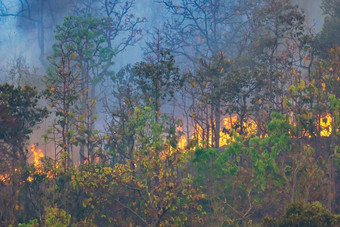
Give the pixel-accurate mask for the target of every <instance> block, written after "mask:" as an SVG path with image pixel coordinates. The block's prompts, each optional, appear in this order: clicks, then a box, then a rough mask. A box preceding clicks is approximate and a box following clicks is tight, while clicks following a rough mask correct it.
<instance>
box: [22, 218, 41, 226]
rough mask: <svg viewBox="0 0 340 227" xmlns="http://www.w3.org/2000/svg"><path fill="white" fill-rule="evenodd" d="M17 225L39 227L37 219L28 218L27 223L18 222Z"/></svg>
mask: <svg viewBox="0 0 340 227" xmlns="http://www.w3.org/2000/svg"><path fill="white" fill-rule="evenodd" d="M18 227H39V223H38V220H37V219H33V220H30V221H29V222H28V223H27V224H22V223H19V224H18Z"/></svg>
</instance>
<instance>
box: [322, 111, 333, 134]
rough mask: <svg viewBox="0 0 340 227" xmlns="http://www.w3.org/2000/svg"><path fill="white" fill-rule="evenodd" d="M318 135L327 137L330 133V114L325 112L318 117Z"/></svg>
mask: <svg viewBox="0 0 340 227" xmlns="http://www.w3.org/2000/svg"><path fill="white" fill-rule="evenodd" d="M320 130H321V131H320V136H322V137H329V136H330V135H331V134H332V116H331V114H327V115H326V116H325V117H323V118H321V119H320Z"/></svg>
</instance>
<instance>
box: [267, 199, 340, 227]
mask: <svg viewBox="0 0 340 227" xmlns="http://www.w3.org/2000/svg"><path fill="white" fill-rule="evenodd" d="M262 224H263V226H282V227H284V226H315V227H317V226H320V227H321V226H337V225H339V224H340V216H339V215H334V214H332V213H331V212H330V211H329V210H327V209H326V208H325V207H323V206H322V204H321V203H320V202H312V203H308V204H305V203H302V202H296V203H292V204H290V205H289V206H288V208H287V209H286V211H285V213H284V214H283V215H282V217H281V218H277V219H276V218H269V217H266V218H264V219H263V221H262Z"/></svg>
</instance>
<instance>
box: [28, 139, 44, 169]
mask: <svg viewBox="0 0 340 227" xmlns="http://www.w3.org/2000/svg"><path fill="white" fill-rule="evenodd" d="M31 152H32V153H33V155H34V167H35V168H38V167H39V165H40V159H41V158H43V157H44V154H43V153H42V151H41V149H36V145H35V144H32V145H31Z"/></svg>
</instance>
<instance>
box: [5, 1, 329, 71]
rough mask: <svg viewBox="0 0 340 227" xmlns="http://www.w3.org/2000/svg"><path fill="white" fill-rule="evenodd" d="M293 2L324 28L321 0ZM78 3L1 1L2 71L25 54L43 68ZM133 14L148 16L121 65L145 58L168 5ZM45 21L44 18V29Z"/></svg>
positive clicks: (140, 5)
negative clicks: (57, 33)
mask: <svg viewBox="0 0 340 227" xmlns="http://www.w3.org/2000/svg"><path fill="white" fill-rule="evenodd" d="M21 2H24V3H21ZM84 2H86V1H84ZM88 2H90V1H88ZM293 2H294V3H297V4H299V5H300V7H301V8H302V9H303V10H304V11H305V14H306V17H307V20H308V21H309V23H310V25H313V26H314V28H315V29H316V31H320V29H321V27H322V24H323V15H322V9H321V8H320V5H321V0H315V1H309V0H295V1H293ZM75 4H77V1H75V0H73V1H69V0H58V1H57V0H55V1H46V3H45V4H41V1H36V0H31V1H11V0H2V1H0V7H1V8H0V29H1V33H0V65H1V68H2V70H6V69H8V67H9V66H10V64H11V63H10V62H12V61H13V60H14V59H17V58H19V57H23V58H25V59H26V61H27V64H29V65H30V66H35V67H38V68H40V69H41V70H42V71H43V68H44V66H43V65H42V61H43V60H44V59H42V54H43V57H46V56H48V55H49V54H51V47H52V44H53V43H54V38H53V37H54V30H55V26H56V25H57V24H60V23H62V21H63V18H64V17H65V16H67V15H69V14H74V6H75ZM28 7H29V10H30V13H29V14H28V13H27V12H22V10H23V8H24V10H28V9H27V8H28ZM41 7H43V8H41ZM130 13H133V14H135V15H136V17H141V18H145V19H146V22H145V23H144V24H143V25H142V27H143V36H142V38H141V40H140V41H139V42H138V43H136V44H135V45H133V46H131V47H129V48H127V49H126V51H124V53H122V54H120V55H119V56H117V58H116V59H115V63H116V65H117V67H122V66H124V65H126V64H129V63H134V62H137V61H141V60H142V58H143V51H142V48H143V47H145V41H146V40H147V39H148V36H147V32H151V31H152V30H153V28H161V27H162V23H163V21H164V20H165V18H166V14H165V10H164V6H163V5H162V4H161V3H159V2H158V1H153V0H139V1H136V2H135V5H134V7H133V8H132V9H131V10H130ZM103 16H105V15H103ZM41 21H43V28H41V26H42V25H41ZM42 32H43V34H42ZM42 43H43V47H42ZM41 49H43V50H41ZM42 51H43V52H42ZM3 77H4V75H2V78H3Z"/></svg>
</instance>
